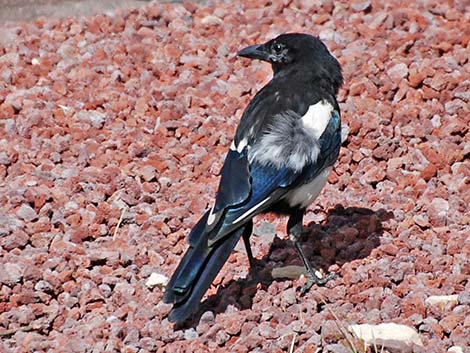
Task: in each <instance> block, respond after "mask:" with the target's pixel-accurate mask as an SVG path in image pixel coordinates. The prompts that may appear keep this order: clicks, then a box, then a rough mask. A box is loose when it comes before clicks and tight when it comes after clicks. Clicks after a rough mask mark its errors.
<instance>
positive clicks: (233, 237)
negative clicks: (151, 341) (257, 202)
mask: <svg viewBox="0 0 470 353" xmlns="http://www.w3.org/2000/svg"><path fill="white" fill-rule="evenodd" d="M206 220H207V214H206V215H205V216H203V217H202V218H201V219H200V220H199V222H198V223H197V224H196V226H195V227H194V228H193V230H192V231H191V234H190V235H189V243H190V247H189V248H188V250H187V251H186V254H185V255H184V257H183V259H182V260H181V262H180V264H179V265H178V268H177V269H176V271H175V273H174V274H173V276H172V277H171V279H170V282H169V283H168V286H167V288H166V290H165V295H164V297H163V301H164V302H165V303H167V304H173V309H172V311H171V313H170V315H169V317H168V318H169V320H170V321H172V322H176V323H181V322H183V321H184V320H185V319H186V318H187V317H188V316H189V315H190V314H191V313H193V312H194V311H195V310H196V309H197V308H198V305H199V302H200V301H201V298H202V296H203V295H204V293H206V291H207V289H208V288H209V286H210V285H211V283H212V282H213V281H214V279H215V277H216V276H217V274H218V273H219V271H220V269H221V268H222V266H223V265H224V263H225V262H226V261H227V259H228V257H229V255H230V253H231V252H232V250H233V249H234V248H235V245H236V244H237V242H238V240H239V239H240V237H241V236H242V234H243V232H244V229H245V227H246V226H242V227H240V228H238V229H236V230H234V231H233V232H232V233H230V234H227V235H226V236H225V237H224V238H223V239H221V240H220V241H218V242H216V243H215V244H214V245H213V246H212V247H208V245H207V240H208V237H207V234H206V232H205V224H206Z"/></svg>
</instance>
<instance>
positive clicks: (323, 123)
mask: <svg viewBox="0 0 470 353" xmlns="http://www.w3.org/2000/svg"><path fill="white" fill-rule="evenodd" d="M333 110H334V108H333V106H332V105H331V104H330V103H328V102H327V101H325V100H322V101H320V102H318V103H317V104H314V105H311V106H310V107H309V108H308V110H307V113H305V115H304V116H303V117H302V123H303V125H304V127H305V128H307V129H309V130H310V131H311V133H312V134H313V136H314V137H315V138H316V139H319V138H320V136H321V135H322V134H323V132H324V131H325V129H326V127H327V126H328V123H329V122H330V118H331V112H332V111H333Z"/></svg>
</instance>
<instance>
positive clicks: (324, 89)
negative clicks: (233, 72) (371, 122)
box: [163, 33, 343, 323]
mask: <svg viewBox="0 0 470 353" xmlns="http://www.w3.org/2000/svg"><path fill="white" fill-rule="evenodd" d="M238 55H239V56H242V57H246V58H251V59H260V60H264V61H267V62H269V63H271V65H272V69H273V72H274V75H273V78H272V80H271V81H270V82H269V83H268V84H267V85H266V86H264V87H263V88H262V89H261V90H260V91H259V92H258V93H257V94H256V95H255V97H254V98H253V99H252V100H251V102H250V103H249V105H248V107H247V108H246V110H245V112H244V113H243V116H242V118H241V121H240V124H239V125H238V128H237V131H236V134H235V138H234V140H233V143H232V145H231V146H230V150H229V151H228V153H227V157H226V159H225V163H224V165H223V167H222V170H221V179H220V184H219V189H218V192H217V196H216V199H215V203H214V205H213V207H212V208H211V209H210V210H208V211H207V212H206V213H205V214H204V215H203V216H202V218H201V219H200V220H199V221H198V223H197V224H196V225H195V226H194V228H193V229H192V230H191V232H190V234H189V236H188V242H189V248H188V250H187V251H186V253H185V255H184V257H183V259H182V260H181V262H180V264H179V266H178V268H177V269H176V271H175V273H174V274H173V276H172V278H171V279H170V281H169V283H168V286H167V288H166V291H165V294H164V298H163V300H164V302H165V303H170V304H173V309H172V311H171V313H170V315H169V319H170V321H173V322H177V323H180V322H182V321H184V320H185V319H186V318H187V317H188V316H189V315H190V314H191V313H193V312H194V311H195V310H196V309H197V307H198V304H199V302H200V300H201V298H202V296H203V295H204V293H205V292H206V291H207V289H208V288H209V286H210V285H211V283H212V281H213V280H214V278H215V277H216V275H217V274H218V272H219V271H220V269H221V268H222V266H223V264H224V263H225V262H226V261H227V258H228V256H229V255H230V253H231V252H232V250H233V249H234V247H235V245H236V243H237V242H238V240H239V239H240V238H241V237H242V238H243V240H244V242H245V246H246V249H247V255H248V259H249V261H250V265H251V267H252V269H253V268H254V266H253V265H254V259H253V255H252V252H251V248H250V243H249V237H250V235H251V232H252V227H253V222H252V218H253V217H254V216H255V215H257V214H259V213H262V212H267V211H274V212H278V213H281V214H288V215H289V220H288V222H287V233H288V235H289V238H290V239H291V240H292V241H293V243H294V246H295V249H296V250H297V252H298V253H299V255H300V257H301V259H302V261H303V263H304V265H305V267H306V268H307V273H308V281H307V283H306V284H305V285H304V286H303V287H302V291H306V290H308V289H310V287H311V286H312V285H313V284H314V283H316V284H323V283H325V282H326V281H327V280H328V279H329V278H330V276H326V277H323V278H320V277H318V276H317V274H316V273H315V269H314V268H313V267H312V265H311V264H310V262H309V261H308V260H307V257H306V256H305V254H304V252H303V250H302V248H301V246H300V244H299V239H300V236H301V232H302V219H303V214H304V211H305V209H306V207H307V206H308V205H310V204H311V203H312V202H313V201H314V200H315V198H316V197H317V196H318V194H319V193H320V191H321V190H322V188H323V187H324V185H325V183H326V181H327V178H328V175H329V173H330V171H331V169H332V166H333V164H334V163H335V161H336V159H337V158H338V153H339V149H340V145H341V122H340V110H339V106H338V103H337V101H336V95H337V93H338V89H339V88H340V86H341V85H342V83H343V77H342V74H341V67H340V65H339V63H338V61H337V60H336V59H335V58H334V57H333V56H332V55H331V54H330V52H329V51H328V49H327V47H326V46H325V44H323V42H322V41H321V40H320V39H319V38H317V37H314V36H311V35H308V34H300V33H289V34H282V35H280V36H278V37H277V38H275V39H273V40H270V41H268V42H266V43H264V44H260V45H253V46H249V47H247V48H245V49H243V50H241V51H239V52H238Z"/></svg>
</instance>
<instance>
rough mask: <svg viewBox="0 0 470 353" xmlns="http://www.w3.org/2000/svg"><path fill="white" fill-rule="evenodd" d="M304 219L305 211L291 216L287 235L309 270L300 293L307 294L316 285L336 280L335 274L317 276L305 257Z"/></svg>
mask: <svg viewBox="0 0 470 353" xmlns="http://www.w3.org/2000/svg"><path fill="white" fill-rule="evenodd" d="M303 217H304V211H303V210H301V209H298V210H296V211H295V212H293V213H292V214H291V216H290V217H289V220H288V221H287V233H288V234H289V239H290V240H291V241H292V242H293V243H294V247H295V250H297V253H298V254H299V256H300V258H301V259H302V262H303V263H304V265H305V268H306V269H307V277H308V278H307V283H306V284H305V285H303V286H302V288H301V289H300V291H301V292H302V293H305V292H307V291H308V290H309V289H310V288H311V287H312V286H313V285H314V284H317V285H323V284H325V283H326V282H328V281H329V280H330V279H332V278H334V276H335V275H334V273H331V274H329V275H328V276H326V277H322V278H320V277H319V276H318V275H317V271H316V270H315V268H314V267H313V266H312V264H311V263H310V262H309V261H308V259H307V256H305V253H304V251H303V250H302V247H301V246H300V237H301V235H302V220H303Z"/></svg>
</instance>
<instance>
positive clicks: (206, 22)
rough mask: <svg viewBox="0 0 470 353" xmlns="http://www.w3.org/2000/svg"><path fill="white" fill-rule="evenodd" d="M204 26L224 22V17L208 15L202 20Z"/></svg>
mask: <svg viewBox="0 0 470 353" xmlns="http://www.w3.org/2000/svg"><path fill="white" fill-rule="evenodd" d="M201 23H202V24H203V25H204V26H217V25H220V24H222V23H223V21H222V19H220V18H219V17H217V16H213V15H207V16H206V17H204V18H203V19H202V20H201Z"/></svg>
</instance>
